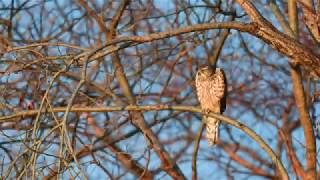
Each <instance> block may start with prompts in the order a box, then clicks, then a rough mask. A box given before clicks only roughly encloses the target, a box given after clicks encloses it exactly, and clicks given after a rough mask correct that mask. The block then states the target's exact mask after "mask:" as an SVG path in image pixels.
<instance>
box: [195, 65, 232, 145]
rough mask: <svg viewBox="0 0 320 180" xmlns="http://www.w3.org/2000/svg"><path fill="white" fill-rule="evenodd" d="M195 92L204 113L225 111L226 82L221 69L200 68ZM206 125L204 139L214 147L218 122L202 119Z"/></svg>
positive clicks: (217, 136)
mask: <svg viewBox="0 0 320 180" xmlns="http://www.w3.org/2000/svg"><path fill="white" fill-rule="evenodd" d="M195 81H196V91H197V96H198V100H199V102H200V105H201V109H202V110H203V111H204V112H213V113H219V114H222V113H223V112H224V111H225V109H226V96H227V81H226V77H225V74H224V71H223V69H220V68H215V67H211V66H205V67H203V68H200V69H199V70H198V71H197V74H196V78H195ZM203 119H204V121H205V123H206V131H207V133H206V137H207V140H208V144H209V146H214V145H215V144H216V143H217V140H218V138H219V125H220V121H219V120H218V119H216V118H212V117H203Z"/></svg>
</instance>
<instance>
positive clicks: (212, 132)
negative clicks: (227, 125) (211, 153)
mask: <svg viewBox="0 0 320 180" xmlns="http://www.w3.org/2000/svg"><path fill="white" fill-rule="evenodd" d="M219 125H220V121H219V120H218V119H216V118H212V117H208V118H207V124H206V130H207V140H208V144H209V146H214V145H216V144H217V141H218V138H219Z"/></svg>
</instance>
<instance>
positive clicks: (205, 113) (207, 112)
mask: <svg viewBox="0 0 320 180" xmlns="http://www.w3.org/2000/svg"><path fill="white" fill-rule="evenodd" d="M210 112H211V111H210V110H209V109H203V110H202V113H203V114H204V115H203V118H202V120H203V121H204V123H205V124H206V123H207V119H208V114H209V113H210Z"/></svg>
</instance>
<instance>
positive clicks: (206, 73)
mask: <svg viewBox="0 0 320 180" xmlns="http://www.w3.org/2000/svg"><path fill="white" fill-rule="evenodd" d="M215 71H216V68H214V67H212V66H204V67H202V68H200V69H199V70H198V75H199V76H201V77H204V78H207V77H210V76H212V75H213V74H214V73H215Z"/></svg>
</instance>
